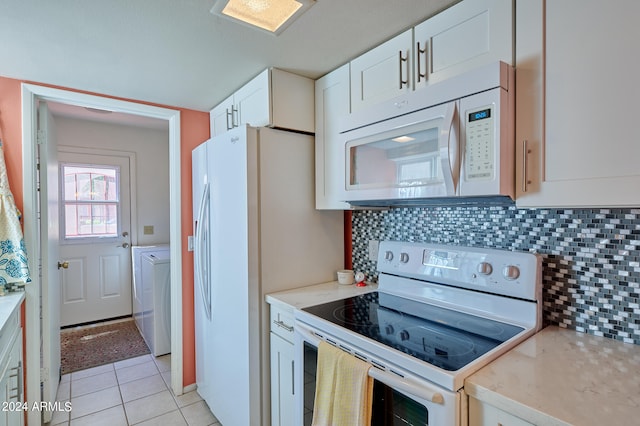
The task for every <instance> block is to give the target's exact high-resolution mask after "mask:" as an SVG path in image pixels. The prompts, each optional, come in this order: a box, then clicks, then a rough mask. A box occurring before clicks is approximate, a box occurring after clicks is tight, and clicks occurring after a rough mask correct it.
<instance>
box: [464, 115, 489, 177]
mask: <svg viewBox="0 0 640 426" xmlns="http://www.w3.org/2000/svg"><path fill="white" fill-rule="evenodd" d="M465 115H466V117H465V118H466V119H465V126H466V141H465V142H466V143H465V157H464V158H465V175H466V177H467V180H487V179H493V178H494V173H495V155H494V152H493V150H494V121H495V117H494V108H493V106H492V105H488V106H485V107H482V108H476V109H474V110H468V111H466V113H465Z"/></svg>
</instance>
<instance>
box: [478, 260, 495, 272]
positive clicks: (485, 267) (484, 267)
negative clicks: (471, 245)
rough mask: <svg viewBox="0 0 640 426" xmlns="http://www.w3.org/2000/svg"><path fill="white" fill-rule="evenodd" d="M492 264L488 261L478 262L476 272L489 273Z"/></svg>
mask: <svg viewBox="0 0 640 426" xmlns="http://www.w3.org/2000/svg"><path fill="white" fill-rule="evenodd" d="M492 272H493V266H491V264H490V263H489V262H480V263H479V264H478V273H479V274H482V275H491V273H492Z"/></svg>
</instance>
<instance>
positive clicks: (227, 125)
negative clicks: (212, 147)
mask: <svg viewBox="0 0 640 426" xmlns="http://www.w3.org/2000/svg"><path fill="white" fill-rule="evenodd" d="M236 117H237V111H236V109H235V106H234V104H233V95H231V96H229V97H228V98H227V99H225V100H224V101H222V102H221V103H220V104H218V105H217V106H216V107H215V108H213V109H212V110H211V112H209V121H210V125H211V137H214V136H218V135H221V134H222V133H224V132H226V131H227V130H231V129H233V128H234V127H235V126H234V120H237V118H236Z"/></svg>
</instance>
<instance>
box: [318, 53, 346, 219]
mask: <svg viewBox="0 0 640 426" xmlns="http://www.w3.org/2000/svg"><path fill="white" fill-rule="evenodd" d="M315 86H316V146H315V148H316V150H315V152H316V158H315V162H316V208H317V209H337V210H348V209H349V208H350V207H349V205H348V204H347V203H345V202H343V201H340V200H339V197H340V195H341V194H342V193H343V190H344V185H345V147H344V143H343V142H342V138H340V129H339V127H338V124H339V123H340V120H341V119H342V118H343V117H344V116H346V115H347V114H349V64H345V65H343V66H341V67H340V68H338V69H336V70H334V71H332V72H331V73H329V74H327V75H325V76H324V77H322V78H320V79H318V80H316V85H315Z"/></svg>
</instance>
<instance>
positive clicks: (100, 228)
mask: <svg viewBox="0 0 640 426" xmlns="http://www.w3.org/2000/svg"><path fill="white" fill-rule="evenodd" d="M60 169H61V174H62V179H61V180H62V182H63V185H64V186H63V188H62V204H63V209H62V215H63V220H62V224H63V228H64V231H63V235H64V239H65V240H67V241H71V240H79V239H89V238H105V237H117V236H118V218H119V210H120V203H119V201H120V194H119V191H118V188H119V182H118V181H119V175H120V170H119V168H118V167H114V166H91V165H71V164H62V165H61V168H60Z"/></svg>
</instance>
